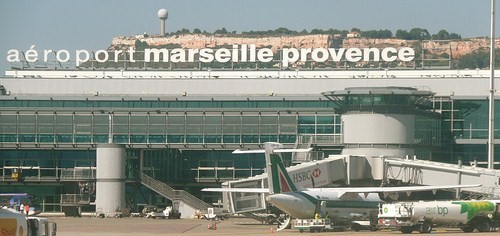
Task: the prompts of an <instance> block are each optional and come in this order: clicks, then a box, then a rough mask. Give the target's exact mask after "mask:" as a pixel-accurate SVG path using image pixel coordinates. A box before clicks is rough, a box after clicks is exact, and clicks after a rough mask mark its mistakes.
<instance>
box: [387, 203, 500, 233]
mask: <svg viewBox="0 0 500 236" xmlns="http://www.w3.org/2000/svg"><path fill="white" fill-rule="evenodd" d="M499 208H500V200H467V201H460V200H457V201H425V202H424V201H419V202H395V203H384V204H380V207H379V214H378V226H379V227H380V228H396V229H398V230H399V231H401V232H402V233H404V234H409V233H412V232H413V231H419V232H420V233H430V232H431V231H432V227H433V225H443V226H454V227H459V228H461V229H462V230H463V231H464V232H472V231H474V230H475V229H477V230H478V231H479V232H489V231H492V230H493V229H495V228H496V227H497V226H498V225H499V223H500V213H499Z"/></svg>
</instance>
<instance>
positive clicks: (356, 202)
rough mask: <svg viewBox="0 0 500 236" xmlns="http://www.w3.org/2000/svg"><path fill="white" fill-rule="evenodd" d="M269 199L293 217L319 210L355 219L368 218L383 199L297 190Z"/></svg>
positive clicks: (272, 196)
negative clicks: (340, 196) (339, 196)
mask: <svg viewBox="0 0 500 236" xmlns="http://www.w3.org/2000/svg"><path fill="white" fill-rule="evenodd" d="M267 201H268V202H270V203H271V204H273V205H274V206H275V207H277V208H279V209H280V210H282V211H284V212H286V213H288V214H289V215H290V216H291V217H294V218H299V219H308V218H314V217H315V214H316V213H317V212H321V214H323V216H324V215H326V214H328V215H329V217H332V218H337V219H344V220H354V219H367V218H369V217H370V214H371V213H373V212H376V211H377V209H378V204H379V203H382V202H383V201H382V200H381V199H380V198H379V196H378V194H373V193H372V194H368V195H367V196H366V197H365V195H364V194H349V195H347V196H346V195H344V196H342V198H338V193H337V192H332V191H328V192H325V191H296V192H286V193H279V194H273V195H269V196H268V197H267Z"/></svg>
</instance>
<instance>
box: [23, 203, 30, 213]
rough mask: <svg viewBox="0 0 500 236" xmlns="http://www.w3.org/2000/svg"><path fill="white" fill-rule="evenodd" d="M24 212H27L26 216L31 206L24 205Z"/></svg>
mask: <svg viewBox="0 0 500 236" xmlns="http://www.w3.org/2000/svg"><path fill="white" fill-rule="evenodd" d="M24 211H26V215H28V213H29V212H30V206H29V205H28V204H26V205H24Z"/></svg>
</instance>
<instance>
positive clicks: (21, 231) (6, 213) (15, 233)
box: [0, 208, 57, 236]
mask: <svg viewBox="0 0 500 236" xmlns="http://www.w3.org/2000/svg"><path fill="white" fill-rule="evenodd" d="M56 231H57V226H56V224H55V223H49V221H48V220H47V218H42V217H31V216H29V217H26V216H25V215H23V214H21V213H20V212H18V211H15V210H13V209H10V208H0V235H1V236H4V235H5V236H7V235H8V236H28V235H29V236H55V235H56Z"/></svg>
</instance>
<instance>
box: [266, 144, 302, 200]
mask: <svg viewBox="0 0 500 236" xmlns="http://www.w3.org/2000/svg"><path fill="white" fill-rule="evenodd" d="M282 147H283V145H282V144H279V143H265V151H266V152H265V155H266V170H267V181H268V185H269V193H270V194H276V193H285V192H295V191H298V190H303V188H302V187H300V186H296V185H295V183H294V182H293V181H292V178H291V177H290V175H289V174H288V171H287V170H286V168H285V165H284V164H283V160H282V158H281V152H294V151H303V150H288V149H275V148H282ZM307 151H309V150H307Z"/></svg>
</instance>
